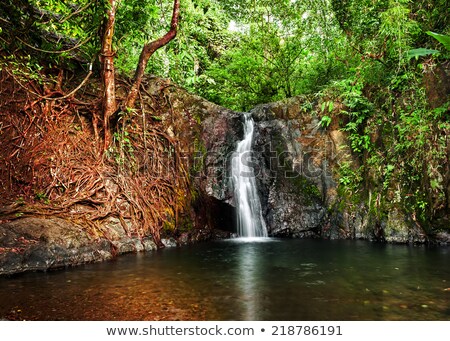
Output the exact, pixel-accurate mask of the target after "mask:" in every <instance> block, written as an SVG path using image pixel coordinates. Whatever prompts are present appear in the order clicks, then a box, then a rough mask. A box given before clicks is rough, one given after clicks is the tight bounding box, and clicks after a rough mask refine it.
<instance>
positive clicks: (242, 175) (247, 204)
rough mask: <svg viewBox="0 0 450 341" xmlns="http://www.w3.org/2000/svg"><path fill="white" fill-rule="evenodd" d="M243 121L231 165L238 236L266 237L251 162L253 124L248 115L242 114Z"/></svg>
mask: <svg viewBox="0 0 450 341" xmlns="http://www.w3.org/2000/svg"><path fill="white" fill-rule="evenodd" d="M244 119H245V122H244V139H243V140H242V141H240V142H239V143H238V145H237V147H236V152H235V153H234V155H233V159H232V164H231V167H232V169H231V174H232V179H233V186H234V198H235V201H236V210H237V225H238V234H239V236H241V237H267V229H266V224H265V222H264V219H263V217H262V212H261V202H260V201H259V196H258V190H257V188H256V181H255V173H254V171H253V167H252V162H251V149H252V140H253V131H254V122H253V119H252V117H251V116H250V114H249V113H245V114H244Z"/></svg>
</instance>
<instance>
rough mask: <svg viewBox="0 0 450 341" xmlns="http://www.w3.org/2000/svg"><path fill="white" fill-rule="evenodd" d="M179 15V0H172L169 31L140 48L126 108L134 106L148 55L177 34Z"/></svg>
mask: <svg viewBox="0 0 450 341" xmlns="http://www.w3.org/2000/svg"><path fill="white" fill-rule="evenodd" d="M179 16H180V0H174V2H173V13H172V21H171V23H170V29H169V31H168V32H167V33H166V34H165V35H164V36H162V37H161V38H159V39H157V40H154V41H152V42H150V43H148V44H145V45H144V47H143V48H142V51H141V55H140V57H139V62H138V65H137V68H136V72H135V74H134V77H133V83H132V85H131V89H130V92H129V93H128V96H127V99H126V101H125V107H126V108H134V103H135V102H136V98H137V95H138V92H139V87H140V85H141V82H142V77H143V76H144V73H145V68H146V67H147V64H148V61H149V59H150V57H151V56H152V55H153V54H154V53H155V52H156V51H157V50H158V49H160V48H161V47H163V46H165V45H166V44H168V43H169V42H170V41H171V40H172V39H174V38H175V37H176V35H177V29H178V19H179Z"/></svg>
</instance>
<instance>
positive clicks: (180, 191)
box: [0, 70, 190, 246]
mask: <svg viewBox="0 0 450 341" xmlns="http://www.w3.org/2000/svg"><path fill="white" fill-rule="evenodd" d="M44 83H45V81H44ZM46 89H47V90H48V87H46V86H43V85H42V83H41V84H39V82H37V81H35V80H26V79H24V78H22V79H20V80H18V79H16V77H15V76H14V74H13V73H12V72H7V71H6V70H2V73H1V86H0V105H1V107H2V108H3V110H2V111H1V112H0V143H1V152H0V181H1V184H0V188H1V192H2V195H1V197H0V206H1V207H2V208H1V210H0V219H17V218H20V217H22V216H24V215H30V214H32V215H44V216H47V215H58V216H61V217H64V218H66V219H71V220H74V221H78V222H79V221H83V222H84V224H85V226H88V229H89V230H90V231H91V232H92V234H93V235H95V236H100V235H104V236H107V231H106V230H107V229H106V228H105V226H106V225H107V224H106V222H107V221H108V219H110V218H116V219H118V220H119V221H120V222H121V225H122V227H123V228H124V229H125V231H126V232H127V233H128V234H129V235H130V236H131V235H134V236H140V237H143V236H145V235H149V234H150V235H152V236H153V238H154V240H155V242H156V243H157V245H159V246H162V243H161V231H162V229H163V228H167V229H174V228H176V226H177V223H178V216H179V215H180V214H188V208H187V203H188V202H189V200H190V183H189V176H188V172H187V169H186V165H185V161H184V160H183V159H182V158H181V156H180V155H181V153H180V150H179V147H178V142H177V140H176V138H174V137H171V136H169V135H168V134H167V133H165V127H164V125H163V123H161V122H154V121H153V120H152V116H150V114H151V115H153V117H154V116H155V115H164V114H165V113H166V112H170V106H169V102H166V103H164V104H163V105H160V104H158V103H156V104H155V103H152V104H148V106H149V107H150V108H154V107H157V108H158V109H156V110H163V111H164V112H161V113H155V112H153V111H152V112H150V111H151V110H143V109H142V110H137V111H133V112H129V113H121V115H119V117H117V118H116V122H112V123H113V124H111V134H112V144H111V145H110V147H109V149H108V150H107V151H106V152H103V139H102V135H104V133H105V132H104V130H103V127H102V126H98V122H100V121H101V120H98V117H99V109H100V107H99V103H100V101H99V98H95V97H92V96H91V97H90V96H89V95H87V93H88V92H87V87H83V88H82V91H86V94H84V95H83V92H79V93H78V94H77V96H81V97H80V98H79V99H76V98H75V97H74V94H71V95H70V96H65V94H64V91H63V89H58V92H59V94H58V95H59V97H61V99H56V100H55V99H52V100H49V99H47V98H45V95H46ZM146 100H148V101H151V100H152V99H151V98H148V97H147V99H146ZM153 110H155V109H153ZM149 122H152V124H149Z"/></svg>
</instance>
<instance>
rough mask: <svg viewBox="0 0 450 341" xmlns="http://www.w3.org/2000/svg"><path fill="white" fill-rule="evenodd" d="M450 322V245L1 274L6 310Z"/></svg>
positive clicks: (196, 256) (211, 254) (205, 255)
mask: <svg viewBox="0 0 450 341" xmlns="http://www.w3.org/2000/svg"><path fill="white" fill-rule="evenodd" d="M1 316H6V317H8V318H10V319H37V320H159V319H161V320H176V319H180V320H449V319H450V249H449V248H428V247H423V246H422V247H410V246H401V245H380V244H373V243H368V242H360V241H321V240H271V241H266V242H239V241H222V242H214V243H206V244H199V245H194V246H188V247H183V248H176V249H175V248H174V249H165V250H162V251H158V252H154V253H147V254H139V255H127V256H123V257H120V258H118V259H117V260H115V261H111V262H107V263H102V264H90V265H86V266H82V267H78V268H75V269H69V270H63V271H55V272H49V273H29V274H24V275H20V276H15V277H12V278H0V317H1Z"/></svg>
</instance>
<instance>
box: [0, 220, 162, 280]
mask: <svg viewBox="0 0 450 341" xmlns="http://www.w3.org/2000/svg"><path fill="white" fill-rule="evenodd" d="M118 231H119V232H118ZM116 232H117V235H115V238H116V239H106V238H94V237H93V236H91V235H90V234H89V233H88V232H87V230H86V229H85V228H83V227H82V226H80V225H78V224H75V223H73V222H70V221H67V220H64V219H61V218H36V217H35V218H22V219H17V220H14V221H10V222H6V223H3V224H1V225H0V275H8V274H13V273H19V272H24V271H45V270H50V269H58V268H64V267H69V266H75V265H80V264H85V263H92V262H99V261H104V260H107V259H111V258H113V257H114V256H115V255H117V254H123V253H127V252H137V251H142V250H144V249H145V250H147V251H150V250H154V249H156V246H155V244H154V242H153V241H152V240H151V239H149V238H146V239H143V240H142V241H141V240H140V239H139V238H130V237H127V235H126V234H125V231H124V230H122V232H120V230H118V229H117V230H116Z"/></svg>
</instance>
